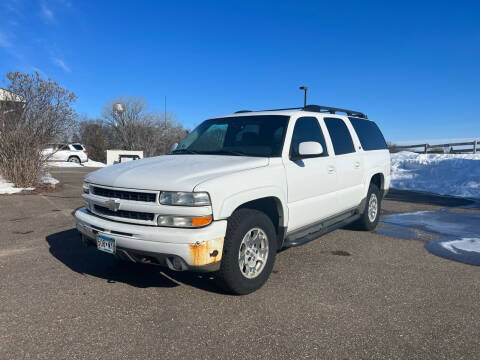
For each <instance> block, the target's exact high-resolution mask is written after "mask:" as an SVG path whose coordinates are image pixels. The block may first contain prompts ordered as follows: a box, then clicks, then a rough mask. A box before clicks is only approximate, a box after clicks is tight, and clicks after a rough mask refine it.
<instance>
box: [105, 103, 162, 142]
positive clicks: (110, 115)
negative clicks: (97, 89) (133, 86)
mask: <svg viewBox="0 0 480 360" xmlns="http://www.w3.org/2000/svg"><path fill="white" fill-rule="evenodd" d="M115 103H121V104H123V105H124V107H125V111H124V112H123V113H119V112H116V111H115V110H113V105H114V104H115ZM147 107H148V105H147V102H146V100H145V99H143V98H142V97H137V96H130V97H126V96H120V97H117V98H114V99H111V100H110V101H108V102H107V104H106V105H105V107H104V108H103V112H102V116H103V118H104V119H105V123H106V124H107V125H108V126H109V127H110V129H111V131H112V135H113V136H114V138H115V142H116V143H117V144H118V145H119V146H120V147H122V149H124V150H139V149H141V148H142V147H143V146H142V145H143V144H144V142H145V139H144V137H145V135H147V134H148V129H151V128H152V127H153V119H152V115H151V114H150V113H148V112H147Z"/></svg>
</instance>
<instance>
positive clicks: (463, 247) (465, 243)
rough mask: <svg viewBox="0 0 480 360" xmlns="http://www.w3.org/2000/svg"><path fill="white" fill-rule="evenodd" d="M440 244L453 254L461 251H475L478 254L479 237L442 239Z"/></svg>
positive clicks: (479, 251) (479, 250)
mask: <svg viewBox="0 0 480 360" xmlns="http://www.w3.org/2000/svg"><path fill="white" fill-rule="evenodd" d="M440 246H442V247H444V248H445V249H447V250H449V251H451V252H453V253H455V254H459V253H460V252H461V251H468V252H475V253H478V254H480V238H466V239H460V240H451V241H444V242H441V243H440Z"/></svg>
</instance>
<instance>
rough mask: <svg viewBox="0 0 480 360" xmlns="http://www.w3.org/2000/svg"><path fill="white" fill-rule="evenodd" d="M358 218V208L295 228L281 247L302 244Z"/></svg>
mask: <svg viewBox="0 0 480 360" xmlns="http://www.w3.org/2000/svg"><path fill="white" fill-rule="evenodd" d="M359 218H360V214H359V212H358V209H353V210H350V211H347V212H345V213H343V214H340V215H337V216H334V217H332V218H329V219H325V220H323V221H320V222H318V223H315V224H313V225H310V226H308V227H306V228H302V229H298V230H295V231H294V232H292V233H291V234H288V235H287V237H286V238H285V240H284V242H283V248H289V247H293V246H299V245H303V244H305V243H307V242H310V241H312V240H315V239H317V238H319V237H320V236H322V235H324V234H326V233H329V232H331V231H334V230H336V229H338V228H341V227H344V226H346V225H348V224H351V223H352V222H354V221H356V220H358V219H359Z"/></svg>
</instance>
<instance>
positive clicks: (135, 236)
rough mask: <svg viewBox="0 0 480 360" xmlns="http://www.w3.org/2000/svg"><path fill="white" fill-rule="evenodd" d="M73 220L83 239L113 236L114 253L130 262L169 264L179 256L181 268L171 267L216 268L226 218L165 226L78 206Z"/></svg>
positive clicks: (219, 259) (220, 257) (91, 241)
mask: <svg viewBox="0 0 480 360" xmlns="http://www.w3.org/2000/svg"><path fill="white" fill-rule="evenodd" d="M75 221H76V223H77V230H78V231H79V232H80V233H81V234H82V235H83V236H84V237H85V238H86V241H87V242H90V243H93V244H94V243H95V237H96V235H97V234H104V235H106V236H108V237H111V238H114V239H115V241H116V246H117V255H118V256H120V257H122V258H127V259H129V260H131V261H139V260H140V259H147V260H148V261H143V262H153V263H156V264H158V265H167V266H169V267H172V266H171V265H172V264H171V263H172V262H173V260H174V259H175V258H179V260H180V262H181V263H182V267H181V268H180V269H179V268H178V267H177V268H174V269H175V270H194V271H215V270H218V269H219V268H220V261H221V259H222V251H223V241H224V237H225V233H226V230H227V221H226V220H219V221H214V222H213V223H211V224H210V225H208V226H206V227H204V228H199V229H180V228H167V227H156V226H145V225H135V224H126V223H120V222H115V221H111V220H106V219H104V218H101V217H99V216H97V215H94V214H92V213H91V212H89V211H88V210H87V209H85V208H81V209H79V210H77V211H76V212H75ZM177 264H178V262H177Z"/></svg>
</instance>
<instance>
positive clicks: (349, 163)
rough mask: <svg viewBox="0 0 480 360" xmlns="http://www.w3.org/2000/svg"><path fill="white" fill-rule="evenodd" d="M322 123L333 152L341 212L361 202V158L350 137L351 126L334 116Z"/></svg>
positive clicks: (362, 165)
mask: <svg viewBox="0 0 480 360" xmlns="http://www.w3.org/2000/svg"><path fill="white" fill-rule="evenodd" d="M324 121H325V125H326V127H327V129H328V133H329V134H330V139H331V140H332V145H333V150H334V152H335V161H336V169H337V197H338V206H339V210H340V212H342V211H346V210H349V209H351V208H353V207H355V206H357V205H359V204H360V202H361V200H362V195H363V167H364V164H363V157H362V154H361V153H360V152H359V151H358V150H360V149H359V145H358V144H357V145H355V142H354V139H353V137H352V132H353V128H352V129H350V128H351V124H349V123H347V122H346V121H345V120H344V119H342V118H340V117H335V116H326V117H325V118H324ZM355 140H356V139H355Z"/></svg>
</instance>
